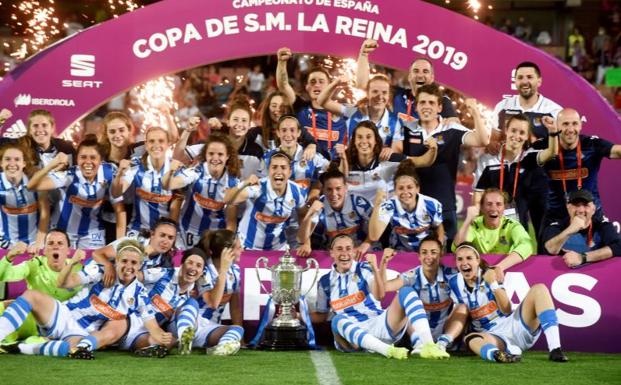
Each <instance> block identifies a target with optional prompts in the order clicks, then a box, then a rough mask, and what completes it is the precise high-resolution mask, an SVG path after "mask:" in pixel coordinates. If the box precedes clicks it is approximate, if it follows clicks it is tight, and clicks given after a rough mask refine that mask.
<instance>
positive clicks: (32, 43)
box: [11, 0, 60, 60]
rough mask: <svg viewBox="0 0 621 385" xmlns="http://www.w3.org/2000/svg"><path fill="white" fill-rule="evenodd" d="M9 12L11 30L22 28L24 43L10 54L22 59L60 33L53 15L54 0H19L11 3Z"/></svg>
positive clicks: (58, 23) (54, 9) (57, 21)
mask: <svg viewBox="0 0 621 385" xmlns="http://www.w3.org/2000/svg"><path fill="white" fill-rule="evenodd" d="M12 6H13V9H14V12H13V13H12V14H11V21H12V23H13V25H12V28H13V30H23V37H24V43H23V44H22V46H21V47H20V48H19V49H18V50H17V51H16V52H14V53H13V54H11V56H13V57H15V58H17V59H19V60H23V59H24V58H26V57H27V56H28V55H29V54H33V53H36V52H38V51H39V50H40V49H41V48H43V47H44V46H45V45H47V44H48V43H49V41H50V40H51V39H52V38H53V37H54V36H56V35H58V34H60V29H59V26H60V22H59V20H58V17H56V16H55V12H56V8H55V6H54V0H48V1H46V2H44V3H43V2H40V1H21V2H20V3H19V4H13V5H12Z"/></svg>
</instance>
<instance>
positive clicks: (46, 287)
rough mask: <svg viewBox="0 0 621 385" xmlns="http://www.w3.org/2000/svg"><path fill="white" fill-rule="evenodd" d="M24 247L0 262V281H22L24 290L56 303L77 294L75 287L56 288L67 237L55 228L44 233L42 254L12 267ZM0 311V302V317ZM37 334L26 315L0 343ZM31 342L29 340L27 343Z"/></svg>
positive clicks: (35, 326)
mask: <svg viewBox="0 0 621 385" xmlns="http://www.w3.org/2000/svg"><path fill="white" fill-rule="evenodd" d="M27 247H28V246H27V245H26V244H25V243H23V242H19V243H17V244H15V246H14V247H13V248H12V249H11V250H9V252H8V253H7V254H6V255H5V256H4V258H3V259H1V260H0V282H18V281H21V280H25V281H26V284H27V288H28V289H30V290H37V291H40V292H41V293H45V294H49V295H50V296H51V297H53V298H55V299H57V300H59V301H66V300H68V299H69V298H71V297H73V296H74V295H75V294H76V293H77V292H78V291H79V289H80V288H79V287H78V288H74V289H63V288H60V287H58V282H57V281H58V275H59V273H60V271H61V270H62V268H63V267H64V266H65V263H66V261H67V256H68V254H69V237H68V236H67V233H65V232H64V231H62V230H58V229H52V230H50V231H48V233H47V235H46V236H45V240H44V248H43V255H39V256H36V257H34V258H32V259H29V260H27V261H24V262H22V263H20V264H18V265H13V260H14V259H15V257H16V256H18V255H21V254H24V253H25V252H26V250H27ZM76 269H77V270H76V271H79V267H78V266H76ZM74 270H75V269H74ZM9 304H10V302H9V301H7V303H6V306H8V305H9ZM3 310H4V306H3V305H2V302H0V314H1V313H2V311H3ZM38 335H39V332H38V331H37V325H36V322H35V320H34V318H33V317H32V315H28V317H27V318H26V321H25V322H24V324H23V325H22V326H21V327H20V328H19V329H18V330H17V332H16V334H11V335H10V336H9V338H6V339H5V340H4V341H3V342H5V343H12V342H14V341H16V340H25V339H27V338H28V337H33V336H38ZM32 340H33V339H29V340H28V341H32ZM2 350H3V348H2V347H1V346H0V352H1V351H2Z"/></svg>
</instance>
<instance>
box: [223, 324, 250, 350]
mask: <svg viewBox="0 0 621 385" xmlns="http://www.w3.org/2000/svg"><path fill="white" fill-rule="evenodd" d="M243 336H244V328H242V327H241V326H237V325H233V326H229V329H228V330H227V331H226V333H224V334H223V335H222V337H220V340H218V345H221V344H224V343H227V342H231V341H241V339H242V337H243Z"/></svg>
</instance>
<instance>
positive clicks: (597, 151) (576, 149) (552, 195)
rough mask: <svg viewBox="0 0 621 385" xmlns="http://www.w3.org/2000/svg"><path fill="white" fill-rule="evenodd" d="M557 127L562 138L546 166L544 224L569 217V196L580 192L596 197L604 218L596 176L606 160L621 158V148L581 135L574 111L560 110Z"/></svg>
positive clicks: (578, 116) (579, 121) (599, 211)
mask: <svg viewBox="0 0 621 385" xmlns="http://www.w3.org/2000/svg"><path fill="white" fill-rule="evenodd" d="M556 125H557V127H558V129H559V131H558V133H557V134H556V135H559V146H560V148H559V153H558V156H556V157H555V158H553V159H552V160H549V161H548V162H547V163H545V165H544V166H543V167H544V168H545V170H546V172H547V174H548V177H549V180H550V182H549V184H550V192H549V195H548V210H547V212H546V215H545V220H544V223H545V225H549V224H550V223H552V222H555V221H558V220H562V219H565V218H567V217H568V215H569V214H568V212H567V208H566V203H567V199H566V197H567V196H568V194H570V193H571V192H573V191H577V190H581V189H582V190H588V191H590V192H591V194H593V203H594V204H595V207H596V209H597V212H596V215H602V214H603V213H602V202H601V200H600V196H599V189H598V182H597V175H598V173H599V168H600V164H601V163H602V159H603V158H609V159H620V158H621V145H619V144H613V143H611V142H609V141H607V140H604V139H601V138H598V137H596V136H586V135H581V134H580V132H581V131H582V120H581V118H580V114H579V113H578V111H576V110H574V109H573V108H565V109H563V110H561V112H559V114H558V116H557V121H556ZM544 227H545V226H544Z"/></svg>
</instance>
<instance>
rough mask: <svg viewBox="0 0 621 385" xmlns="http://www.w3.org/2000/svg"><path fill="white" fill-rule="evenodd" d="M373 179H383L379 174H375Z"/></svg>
mask: <svg viewBox="0 0 621 385" xmlns="http://www.w3.org/2000/svg"><path fill="white" fill-rule="evenodd" d="M371 178H372V179H373V180H380V179H381V177H380V175H379V174H377V173H375V174H373V176H372V177H371Z"/></svg>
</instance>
